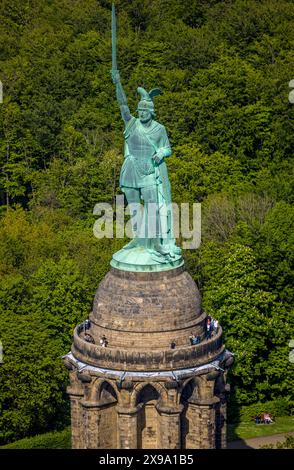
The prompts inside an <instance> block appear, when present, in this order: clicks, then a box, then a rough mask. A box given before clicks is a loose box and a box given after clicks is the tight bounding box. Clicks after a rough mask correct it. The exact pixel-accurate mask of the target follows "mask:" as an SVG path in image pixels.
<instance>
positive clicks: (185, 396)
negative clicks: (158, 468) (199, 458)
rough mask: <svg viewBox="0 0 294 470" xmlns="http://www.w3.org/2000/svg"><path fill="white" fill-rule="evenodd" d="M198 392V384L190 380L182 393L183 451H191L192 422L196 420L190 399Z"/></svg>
mask: <svg viewBox="0 0 294 470" xmlns="http://www.w3.org/2000/svg"><path fill="white" fill-rule="evenodd" d="M195 392H196V383H195V380H194V379H192V380H189V382H188V383H187V384H186V385H185V387H184V388H183V390H182V393H181V399H180V403H181V404H182V405H184V408H183V411H182V413H181V448H182V449H191V445H190V438H191V432H192V426H191V424H192V420H193V418H194V416H193V411H192V409H191V407H189V399H190V398H191V397H192V395H193V393H194V394H195Z"/></svg>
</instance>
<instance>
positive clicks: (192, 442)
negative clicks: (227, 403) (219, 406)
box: [186, 397, 219, 449]
mask: <svg viewBox="0 0 294 470" xmlns="http://www.w3.org/2000/svg"><path fill="white" fill-rule="evenodd" d="M218 402H219V398H217V397H213V398H212V399H211V400H198V401H189V405H188V409H187V412H186V415H187V417H188V418H189V434H188V436H187V439H186V448H187V449H214V448H215V432H216V423H215V405H216V403H218Z"/></svg>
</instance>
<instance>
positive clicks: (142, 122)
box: [63, 7, 232, 449]
mask: <svg viewBox="0 0 294 470" xmlns="http://www.w3.org/2000/svg"><path fill="white" fill-rule="evenodd" d="M112 65H113V68H112V79H113V82H114V83H115V86H116V94H117V99H118V103H119V106H120V110H121V114H122V118H123V120H124V122H125V131H124V137H125V160H124V164H123V166H122V170H121V176H120V186H121V189H122V191H123V192H124V193H125V196H126V199H127V201H128V203H129V205H130V206H131V217H132V218H131V220H132V229H133V239H132V240H131V241H130V243H128V244H127V245H126V246H125V247H124V248H123V249H122V250H120V251H118V252H117V253H115V254H114V255H113V258H112V261H111V267H110V271H109V272H108V274H107V275H106V276H105V278H104V279H103V280H102V282H101V283H100V285H99V287H98V289H97V292H96V295H95V298H94V304H93V310H92V313H91V314H90V317H89V320H87V321H86V322H84V323H83V324H82V325H78V326H77V327H76V329H75V332H74V341H73V345H72V349H71V352H70V353H69V354H67V355H66V356H64V358H63V360H64V363H65V365H66V367H67V368H68V370H69V375H70V386H69V387H68V394H69V396H70V402H71V425H72V447H73V448H96V449H99V448H101V449H102V448H103V449H151V448H153V449H198V448H224V447H226V394H227V392H228V386H227V385H226V373H227V369H228V367H229V366H230V365H231V364H232V354H231V353H229V352H228V351H226V349H225V346H224V344H223V341H222V328H221V327H220V326H219V327H218V328H217V329H215V331H214V332H213V334H211V333H210V334H209V335H207V331H208V330H209V320H208V317H207V315H206V313H205V312H204V311H203V310H202V308H201V298H200V294H199V291H198V288H197V286H196V283H195V282H194V281H193V279H192V278H191V276H190V275H189V273H188V272H187V271H186V270H185V266H184V261H183V258H182V254H181V249H180V248H179V247H177V246H176V243H175V239H174V236H173V217H172V210H171V205H170V203H171V189H170V183H169V179H168V173H167V167H166V163H165V158H167V157H168V156H169V155H170V154H171V147H170V144H169V141H168V136H167V133H166V130H165V128H164V126H162V125H161V124H159V123H158V122H156V121H155V120H154V118H155V109H154V102H153V99H154V97H155V96H158V95H160V93H161V92H160V90H159V89H158V88H155V89H153V90H151V91H150V92H147V91H146V90H144V89H143V88H141V87H139V88H138V93H139V94H140V95H141V100H140V102H139V104H138V109H137V111H138V116H139V117H138V118H136V117H134V116H132V115H131V113H130V110H129V108H128V104H127V99H126V96H125V93H124V90H123V87H122V85H121V81H120V75H119V72H118V70H117V66H116V27H115V11H114V7H113V9H112ZM141 201H143V202H144V206H143V207H142V205H141Z"/></svg>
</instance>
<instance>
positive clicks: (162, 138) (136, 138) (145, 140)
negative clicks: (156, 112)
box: [120, 117, 171, 193]
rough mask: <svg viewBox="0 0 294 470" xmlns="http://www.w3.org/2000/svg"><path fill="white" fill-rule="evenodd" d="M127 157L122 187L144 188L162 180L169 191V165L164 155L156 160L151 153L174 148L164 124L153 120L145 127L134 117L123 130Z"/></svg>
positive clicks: (122, 175)
mask: <svg viewBox="0 0 294 470" xmlns="http://www.w3.org/2000/svg"><path fill="white" fill-rule="evenodd" d="M124 137H125V160H124V163H123V166H122V169H121V173H120V187H121V189H122V191H123V188H124V187H128V188H136V189H140V188H145V187H147V186H153V185H159V184H162V183H163V182H164V183H165V185H167V188H166V189H168V192H169V193H170V186H169V180H168V175H167V167H166V163H165V161H164V159H162V160H161V162H160V164H159V165H157V164H155V163H154V160H153V159H152V156H153V155H154V154H155V153H156V152H157V151H158V150H160V151H161V152H162V154H163V156H169V155H170V154H171V148H170V144H169V140H168V136H167V133H166V130H165V127H164V126H163V125H162V124H159V123H158V122H156V121H152V123H151V125H150V126H149V127H144V126H143V125H142V124H141V122H140V120H139V119H137V118H135V117H132V119H131V120H130V121H129V122H128V124H127V126H126V129H125V131H124Z"/></svg>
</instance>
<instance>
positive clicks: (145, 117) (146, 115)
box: [138, 109, 152, 122]
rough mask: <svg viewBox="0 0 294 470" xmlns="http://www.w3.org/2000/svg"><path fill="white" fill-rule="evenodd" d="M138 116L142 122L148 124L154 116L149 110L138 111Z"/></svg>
mask: <svg viewBox="0 0 294 470" xmlns="http://www.w3.org/2000/svg"><path fill="white" fill-rule="evenodd" d="M138 114H139V119H140V121H141V122H148V121H150V120H151V119H152V114H151V112H150V111H149V110H148V109H138Z"/></svg>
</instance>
